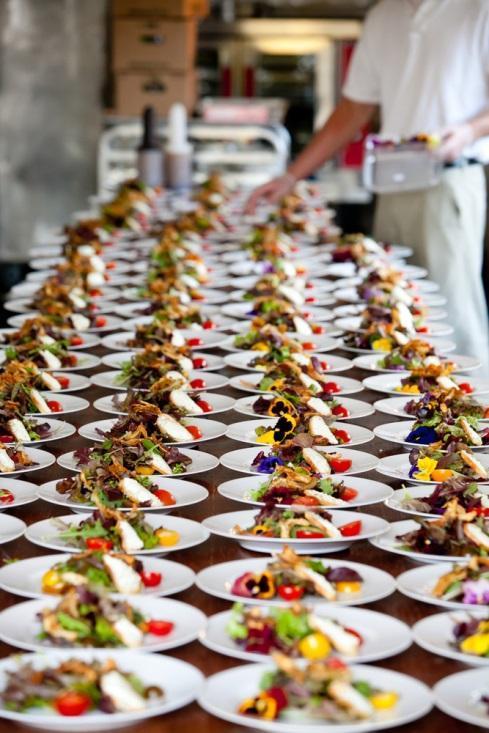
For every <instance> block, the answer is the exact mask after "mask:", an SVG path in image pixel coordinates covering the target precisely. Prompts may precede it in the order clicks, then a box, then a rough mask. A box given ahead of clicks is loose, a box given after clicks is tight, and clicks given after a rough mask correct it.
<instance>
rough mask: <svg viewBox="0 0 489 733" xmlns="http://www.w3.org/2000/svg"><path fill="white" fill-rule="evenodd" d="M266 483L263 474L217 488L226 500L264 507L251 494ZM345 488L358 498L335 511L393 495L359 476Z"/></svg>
mask: <svg viewBox="0 0 489 733" xmlns="http://www.w3.org/2000/svg"><path fill="white" fill-rule="evenodd" d="M340 481H341V479H338V480H337V481H335V483H339V482H340ZM264 483H266V479H265V477H264V475H263V474H262V475H260V476H245V477H244V478H235V479H231V481H225V482H224V483H222V484H220V485H219V486H218V487H217V490H218V492H219V493H220V494H221V495H222V496H225V497H226V499H231V500H232V501H239V502H241V503H243V504H251V505H253V506H264V504H265V502H263V501H255V499H252V498H250V494H251V492H252V491H256V489H258V488H259V487H260V486H261V485H262V484H264ZM345 486H348V487H350V488H352V489H356V490H357V491H358V496H357V497H356V498H355V499H352V500H351V501H349V502H348V504H346V505H345V506H344V507H335V509H342V508H344V509H350V508H354V507H360V506H368V505H369V504H378V503H379V502H381V501H384V500H385V499H387V498H388V497H390V496H391V494H392V489H391V487H390V486H388V485H387V484H382V483H380V481H372V480H371V479H368V478H359V477H358V476H351V477H348V478H347V479H346V480H345ZM280 506H286V504H280Z"/></svg>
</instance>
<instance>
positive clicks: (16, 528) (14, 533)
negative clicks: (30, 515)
mask: <svg viewBox="0 0 489 733" xmlns="http://www.w3.org/2000/svg"><path fill="white" fill-rule="evenodd" d="M10 506H12V505H10ZM26 527H27V525H26V523H25V522H23V521H22V519H17V517H12V516H11V515H10V514H4V513H3V512H2V513H0V545H5V544H6V543H7V542H13V540H16V539H18V538H19V537H22V535H23V534H24V532H25V530H26Z"/></svg>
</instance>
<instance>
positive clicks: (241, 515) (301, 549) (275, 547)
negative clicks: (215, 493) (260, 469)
mask: <svg viewBox="0 0 489 733" xmlns="http://www.w3.org/2000/svg"><path fill="white" fill-rule="evenodd" d="M329 513H330V514H331V521H332V522H333V524H334V525H335V526H336V527H341V526H343V525H344V524H349V523H350V522H353V521H357V520H358V519H360V520H361V522H362V531H361V532H360V534H358V535H355V536H354V537H342V538H341V539H340V538H338V539H331V538H329V537H324V538H321V539H294V538H290V537H289V538H288V539H280V538H276V537H264V536H263V535H239V534H236V533H235V532H234V531H233V528H234V527H235V526H236V525H239V526H240V527H243V528H244V527H247V526H251V525H252V524H253V522H254V519H255V517H256V515H257V512H256V510H253V509H247V510H245V511H238V512H226V513H224V514H215V515H214V516H212V517H206V519H204V520H203V521H202V524H203V526H204V527H206V528H207V529H208V530H210V532H212V534H215V535H218V537H225V538H226V539H228V540H234V541H235V542H238V543H239V544H240V545H241V547H244V548H245V549H246V550H253V551H254V552H276V551H280V550H282V549H283V547H284V545H288V546H289V547H291V548H292V549H293V550H294V551H295V552H297V553H299V554H301V555H304V554H313V555H316V554H318V553H322V552H340V551H341V550H343V549H345V548H346V547H349V546H350V545H351V544H352V543H353V542H359V541H361V540H364V539H368V538H369V537H376V536H377V535H378V534H381V533H382V532H385V531H386V530H387V528H388V526H389V525H388V523H387V522H386V521H385V520H384V519H380V517H374V516H373V515H371V514H360V513H359V512H350V511H348V510H346V509H342V510H341V511H336V510H333V511H330V512H329Z"/></svg>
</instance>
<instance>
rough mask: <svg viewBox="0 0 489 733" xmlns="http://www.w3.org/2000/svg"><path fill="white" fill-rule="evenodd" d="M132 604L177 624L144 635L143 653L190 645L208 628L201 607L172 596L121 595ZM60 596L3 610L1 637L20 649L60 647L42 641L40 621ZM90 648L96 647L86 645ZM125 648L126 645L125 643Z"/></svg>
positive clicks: (34, 649)
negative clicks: (163, 633) (160, 632)
mask: <svg viewBox="0 0 489 733" xmlns="http://www.w3.org/2000/svg"><path fill="white" fill-rule="evenodd" d="M121 599H122V600H127V601H128V602H129V603H130V604H131V606H132V607H133V608H134V609H135V610H136V611H139V612H140V613H141V614H143V616H144V617H146V618H147V619H156V620H160V619H161V620H163V621H170V622H172V623H173V624H174V628H173V630H172V631H171V632H170V633H169V634H167V635H166V636H155V635H154V634H145V635H144V640H143V643H142V644H141V646H140V647H137V649H136V650H137V651H142V652H164V651H167V650H169V649H175V648H176V647H179V646H183V645H184V644H188V643H189V642H191V641H194V640H195V639H196V638H197V637H198V636H199V633H200V632H201V631H202V630H203V629H204V628H205V625H206V621H207V619H206V616H205V615H204V614H203V613H202V611H199V609H197V608H194V606H190V605H189V604H188V603H182V602H181V601H174V600H173V599H170V598H157V597H155V596H147V597H145V598H142V597H141V596H139V597H138V598H133V597H131V596H121ZM59 602H60V598H56V597H55V598H42V599H37V600H33V601H23V602H22V603H16V604H15V605H13V606H10V607H9V608H6V609H5V610H4V611H0V639H1V640H2V641H3V642H5V643H6V644H10V645H11V646H13V647H17V648H18V649H24V650H26V651H33V652H36V651H43V650H47V649H56V648H59V646H58V645H56V644H55V643H53V642H50V641H49V640H39V638H38V635H39V633H40V632H41V628H42V627H41V623H40V621H39V620H38V614H40V613H41V612H42V611H43V610H44V609H46V608H55V607H56V606H57V605H58V604H59ZM63 647H64V648H66V647H69V648H71V649H77V648H79V647H78V646H77V645H70V644H67V643H64V644H63ZM87 648H89V649H93V648H95V649H96V648H97V647H90V646H89V647H87ZM122 648H127V647H125V645H122Z"/></svg>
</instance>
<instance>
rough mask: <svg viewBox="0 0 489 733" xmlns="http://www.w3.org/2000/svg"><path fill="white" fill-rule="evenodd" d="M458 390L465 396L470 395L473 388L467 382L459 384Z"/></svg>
mask: <svg viewBox="0 0 489 733" xmlns="http://www.w3.org/2000/svg"><path fill="white" fill-rule="evenodd" d="M458 388H459V389H461V390H462V392H465V394H472V392H473V391H474V388H473V387H472V385H471V384H469V383H468V382H461V383H460V384H459V385H458Z"/></svg>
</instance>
